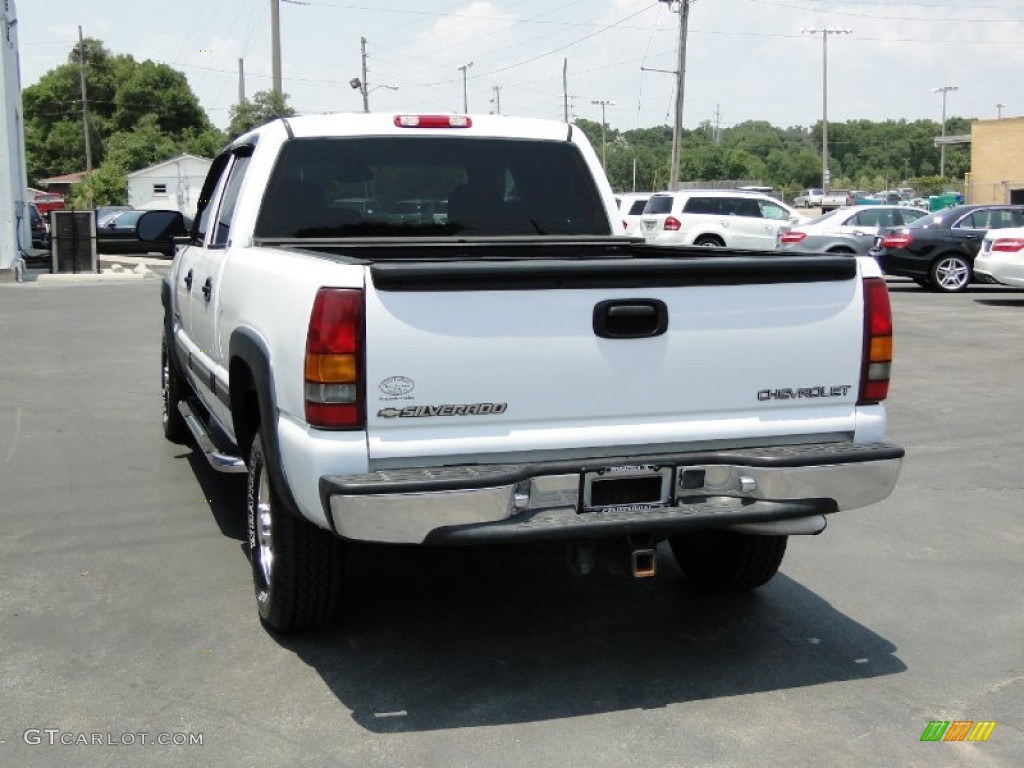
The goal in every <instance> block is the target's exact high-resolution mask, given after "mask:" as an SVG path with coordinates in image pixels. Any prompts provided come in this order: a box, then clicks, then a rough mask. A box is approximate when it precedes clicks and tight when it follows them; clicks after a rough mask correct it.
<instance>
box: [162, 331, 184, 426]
mask: <svg viewBox="0 0 1024 768" xmlns="http://www.w3.org/2000/svg"><path fill="white" fill-rule="evenodd" d="M160 371H161V374H160V385H161V386H160V388H161V390H162V393H163V401H164V412H163V417H162V421H163V428H164V437H166V438H167V439H168V440H170V441H171V442H172V443H184V442H185V441H186V440H187V439H188V434H189V432H188V426H186V424H185V417H184V416H182V415H181V411H179V410H178V403H180V402H181V401H182V400H183V399H184V398H185V387H187V386H188V385H187V384H185V382H184V381H182V378H181V374H180V373H179V372H178V365H177V363H176V362H175V361H174V358H172V357H171V349H170V342H169V341H168V339H167V332H166V331H164V335H163V340H162V342H161V344H160Z"/></svg>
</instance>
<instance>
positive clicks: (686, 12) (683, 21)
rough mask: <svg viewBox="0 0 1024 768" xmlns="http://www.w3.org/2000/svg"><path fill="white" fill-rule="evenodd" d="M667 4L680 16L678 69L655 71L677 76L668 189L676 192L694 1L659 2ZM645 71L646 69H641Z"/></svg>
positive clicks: (664, 0) (673, 0) (663, 0)
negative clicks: (689, 33)
mask: <svg viewBox="0 0 1024 768" xmlns="http://www.w3.org/2000/svg"><path fill="white" fill-rule="evenodd" d="M658 2H659V3H665V4H666V5H667V6H668V7H669V10H673V8H672V6H673V5H674V6H675V9H674V10H675V12H676V13H678V14H679V46H678V49H677V54H678V56H677V59H676V68H675V70H674V71H667V70H661V69H658V70H653V71H655V72H666V71H667V72H668V74H674V75H675V76H676V100H675V119H674V120H673V122H672V159H671V160H670V161H669V180H668V188H669V190H671V191H675V190H676V189H678V188H679V155H680V146H681V144H682V137H683V95H684V91H685V87H686V37H687V31H688V28H689V24H690V4H691V3H692V2H693V0H658ZM641 69H645V67H641Z"/></svg>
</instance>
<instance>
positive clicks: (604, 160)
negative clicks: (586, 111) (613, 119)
mask: <svg viewBox="0 0 1024 768" xmlns="http://www.w3.org/2000/svg"><path fill="white" fill-rule="evenodd" d="M590 103H591V104H594V105H596V106H600V107H601V167H602V168H604V172H605V173H608V155H607V145H606V144H605V140H604V128H605V119H604V108H605V107H614V106H615V102H614V101H610V100H608V99H591V100H590Z"/></svg>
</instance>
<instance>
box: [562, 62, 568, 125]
mask: <svg viewBox="0 0 1024 768" xmlns="http://www.w3.org/2000/svg"><path fill="white" fill-rule="evenodd" d="M562 110H563V111H564V113H565V122H566V123H568V122H569V59H567V58H566V59H562Z"/></svg>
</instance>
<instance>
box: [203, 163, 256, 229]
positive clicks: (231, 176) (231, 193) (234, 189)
mask: <svg viewBox="0 0 1024 768" xmlns="http://www.w3.org/2000/svg"><path fill="white" fill-rule="evenodd" d="M248 149H249V151H248V152H245V153H244V154H243V153H241V152H239V153H236V154H235V161H234V163H232V164H231V170H230V171H229V173H228V182H227V185H226V186H225V187H224V194H223V195H221V202H220V208H219V210H218V211H217V223H216V225H215V226H214V228H213V242H212V243H211V244H212V245H227V244H228V240H229V238H230V234H231V218H232V217H233V216H234V214H235V206H236V205H237V204H238V193H239V190H241V188H242V179H244V178H245V171H246V169H248V167H249V159H250V158H251V157H252V149H251V148H248Z"/></svg>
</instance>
